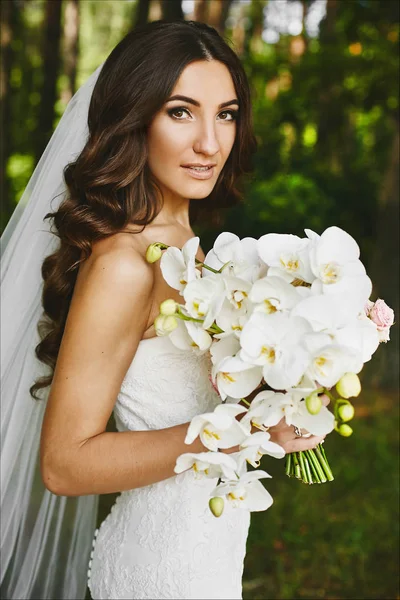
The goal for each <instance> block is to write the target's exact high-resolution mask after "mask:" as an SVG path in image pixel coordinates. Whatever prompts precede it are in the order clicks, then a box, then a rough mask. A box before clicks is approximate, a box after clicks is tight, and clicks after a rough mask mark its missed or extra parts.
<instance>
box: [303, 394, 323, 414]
mask: <svg viewBox="0 0 400 600" xmlns="http://www.w3.org/2000/svg"><path fill="white" fill-rule="evenodd" d="M306 407H307V410H308V412H309V413H310V414H311V415H317V414H318V413H319V411H320V410H321V408H322V400H321V398H320V397H319V396H318V394H317V393H316V392H313V393H312V394H310V395H309V396H307V398H306Z"/></svg>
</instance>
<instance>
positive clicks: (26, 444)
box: [0, 65, 102, 600]
mask: <svg viewBox="0 0 400 600" xmlns="http://www.w3.org/2000/svg"><path fill="white" fill-rule="evenodd" d="M101 67H102V65H100V67H98V69H97V70H96V71H95V72H94V73H93V74H92V75H91V76H90V77H89V79H88V80H87V81H86V83H85V84H84V85H83V86H82V87H81V88H80V89H79V90H78V92H77V93H76V94H75V95H74V97H73V98H72V99H71V101H70V102H69V104H68V106H67V108H66V110H65V113H64V115H63V116H62V118H61V120H60V122H59V124H58V126H57V128H56V130H55V132H54V134H53V136H52V138H51V140H50V142H49V144H48V145H47V147H46V150H45V152H44V154H43V156H42V157H41V159H40V161H39V163H38V165H37V167H36V169H35V171H34V173H33V175H32V177H31V179H30V181H29V183H28V185H27V187H26V190H25V192H24V194H23V196H22V198H21V200H20V202H19V203H18V205H17V207H16V209H15V211H14V213H13V215H12V217H11V219H10V221H9V223H8V225H7V227H6V229H5V231H4V234H3V236H2V238H1V250H2V264H1V320H2V327H1V488H0V489H1V597H2V598H7V599H10V600H11V599H23V598H32V599H33V598H35V599H36V598H43V599H47V598H59V599H64V598H65V599H67V598H71V599H80V598H84V597H85V591H86V575H87V565H88V561H89V554H90V549H91V544H92V537H93V531H94V529H95V520H96V513H97V497H96V496H83V497H80V498H67V497H60V496H55V495H53V494H52V493H50V492H49V491H48V490H46V489H45V488H44V485H43V483H42V481H41V477H40V470H39V460H38V451H39V439H40V430H41V424H42V419H43V414H44V410H45V405H46V399H47V396H48V389H47V390H46V393H45V394H43V395H44V396H45V397H44V398H43V400H40V401H36V400H33V399H32V397H31V396H30V394H29V387H30V386H31V385H32V383H33V381H34V379H35V378H36V377H37V376H40V375H42V374H44V373H45V370H44V367H43V365H42V364H41V363H40V362H39V361H38V359H37V358H36V357H35V354H34V348H35V346H36V345H37V343H38V342H39V334H38V333H37V323H38V320H39V318H40V316H41V314H42V306H41V292H42V277H41V265H42V262H43V259H44V258H45V257H46V256H47V255H49V254H51V253H52V252H53V251H54V250H55V248H56V247H57V244H58V238H57V237H56V236H55V235H53V234H52V233H51V232H50V227H49V223H48V222H47V221H46V222H44V221H43V219H44V216H45V215H46V213H48V212H49V211H50V210H55V209H56V208H57V206H58V205H59V203H60V201H61V200H62V198H63V196H64V194H65V192H66V186H65V182H64V177H63V170H64V168H65V166H66V165H67V164H68V163H69V162H71V161H72V160H73V159H74V158H75V157H76V156H77V155H78V154H79V153H80V152H81V150H82V149H83V147H84V145H85V143H86V139H87V135H88V129H87V117H88V109H89V104H90V99H91V94H92V91H93V87H94V85H95V83H96V80H97V77H98V75H99V73H100V70H101Z"/></svg>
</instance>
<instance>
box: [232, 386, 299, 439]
mask: <svg viewBox="0 0 400 600" xmlns="http://www.w3.org/2000/svg"><path fill="white" fill-rule="evenodd" d="M287 405H289V406H290V405H291V399H290V398H289V396H288V395H287V394H283V393H281V392H273V391H272V390H265V391H263V392H260V393H259V394H257V396H255V398H253V400H252V402H251V406H250V408H249V410H248V411H247V413H246V414H245V415H244V417H243V418H242V420H241V424H242V426H243V427H245V428H246V430H247V431H248V433H249V432H250V431H251V426H252V425H254V426H255V427H259V428H262V427H272V426H273V425H277V423H279V421H280V420H281V419H283V417H284V416H285V410H286V406H287Z"/></svg>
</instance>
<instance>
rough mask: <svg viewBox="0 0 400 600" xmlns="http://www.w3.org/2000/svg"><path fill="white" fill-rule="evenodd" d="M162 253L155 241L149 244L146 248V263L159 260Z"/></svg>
mask: <svg viewBox="0 0 400 600" xmlns="http://www.w3.org/2000/svg"><path fill="white" fill-rule="evenodd" d="M161 255H162V252H161V248H160V246H159V245H158V244H157V242H156V243H154V244H150V246H148V248H147V250H146V260H147V262H148V263H155V262H157V261H158V260H160V258H161Z"/></svg>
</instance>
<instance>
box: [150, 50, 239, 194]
mask: <svg viewBox="0 0 400 600" xmlns="http://www.w3.org/2000/svg"><path fill="white" fill-rule="evenodd" d="M238 113H239V102H238V100H237V97H236V91H235V88H234V85H233V81H232V78H231V75H230V73H229V70H228V69H227V67H226V66H225V65H223V64H222V63H220V62H218V61H215V60H212V61H196V62H194V63H191V64H190V65H188V66H187V67H186V68H185V69H184V70H183V72H182V74H181V76H180V78H179V79H178V81H177V83H176V85H175V88H174V89H173V91H172V93H171V96H170V98H168V100H167V102H166V103H165V105H164V107H163V109H162V110H161V111H160V112H159V113H157V115H156V116H155V118H154V119H153V121H152V123H151V125H150V127H149V131H148V149H149V158H148V163H149V167H150V170H151V171H152V173H153V175H154V176H155V177H156V179H157V182H158V184H159V185H160V187H161V189H162V191H163V194H164V196H165V195H166V194H167V195H169V196H170V197H171V198H173V196H177V197H180V198H199V199H200V198H205V197H206V196H208V195H209V194H210V193H211V191H212V189H213V187H214V185H215V183H216V181H217V179H218V176H219V174H220V173H221V170H222V168H223V166H224V164H225V162H226V160H227V158H228V156H229V154H230V152H231V150H232V147H233V144H234V141H235V136H236V120H237V118H238Z"/></svg>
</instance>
